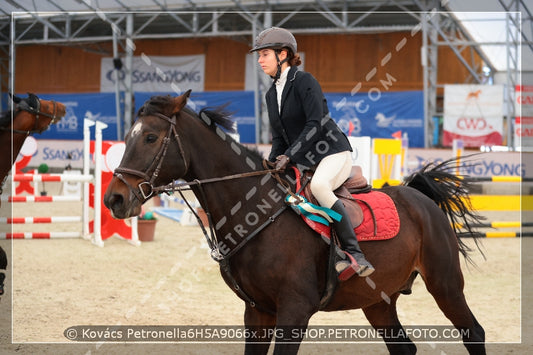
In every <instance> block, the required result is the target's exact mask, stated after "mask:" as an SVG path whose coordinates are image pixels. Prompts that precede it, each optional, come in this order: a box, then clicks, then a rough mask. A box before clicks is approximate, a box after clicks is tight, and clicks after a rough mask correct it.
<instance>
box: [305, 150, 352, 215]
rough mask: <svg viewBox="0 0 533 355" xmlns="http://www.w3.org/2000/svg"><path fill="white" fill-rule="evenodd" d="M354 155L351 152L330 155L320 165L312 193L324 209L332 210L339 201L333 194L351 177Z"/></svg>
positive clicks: (314, 176) (316, 172)
mask: <svg viewBox="0 0 533 355" xmlns="http://www.w3.org/2000/svg"><path fill="white" fill-rule="evenodd" d="M351 170H352V154H351V152H349V151H345V152H340V153H336V154H332V155H329V156H327V157H325V158H324V159H322V161H321V162H320V163H319V164H318V166H317V168H316V171H315V174H314V175H313V178H312V180H311V192H312V193H313V195H314V196H315V197H316V199H317V201H318V203H320V205H321V206H322V207H327V208H331V206H333V204H334V203H335V202H336V201H337V196H335V194H334V193H333V191H334V190H335V189H337V188H338V187H339V186H341V185H342V184H343V183H344V182H345V181H346V179H348V178H349V177H350V172H351Z"/></svg>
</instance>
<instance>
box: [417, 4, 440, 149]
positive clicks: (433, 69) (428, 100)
mask: <svg viewBox="0 0 533 355" xmlns="http://www.w3.org/2000/svg"><path fill="white" fill-rule="evenodd" d="M438 16H439V15H438V13H431V14H430V13H424V14H422V15H421V25H422V48H421V51H422V53H421V55H422V60H421V62H422V66H423V80H424V147H425V148H429V147H431V146H432V138H433V132H432V127H433V117H434V116H436V115H437V70H438V46H437V40H438V34H437V30H436V26H438ZM430 21H433V23H432V24H430Z"/></svg>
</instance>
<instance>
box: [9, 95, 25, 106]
mask: <svg viewBox="0 0 533 355" xmlns="http://www.w3.org/2000/svg"><path fill="white" fill-rule="evenodd" d="M9 96H11V98H12V99H13V102H14V103H16V104H18V103H19V102H21V101H22V99H21V98H20V97H18V96H15V95H12V94H11V93H9Z"/></svg>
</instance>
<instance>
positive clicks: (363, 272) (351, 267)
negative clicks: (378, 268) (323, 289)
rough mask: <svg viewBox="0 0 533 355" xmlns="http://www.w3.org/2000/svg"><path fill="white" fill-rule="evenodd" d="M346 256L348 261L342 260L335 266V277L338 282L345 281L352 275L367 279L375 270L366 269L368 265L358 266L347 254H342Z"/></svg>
mask: <svg viewBox="0 0 533 355" xmlns="http://www.w3.org/2000/svg"><path fill="white" fill-rule="evenodd" d="M344 253H345V254H346V255H347V256H348V260H342V261H339V262H338V263H336V264H335V270H336V271H337V277H338V279H339V280H340V281H346V280H348V279H349V278H351V277H352V276H353V275H355V274H357V275H358V276H359V277H367V276H369V275H370V274H372V273H373V272H374V271H375V269H374V268H373V267H368V265H360V264H359V263H357V261H356V260H355V259H354V257H353V256H351V255H350V254H349V253H347V252H344Z"/></svg>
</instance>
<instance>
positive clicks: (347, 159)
mask: <svg viewBox="0 0 533 355" xmlns="http://www.w3.org/2000/svg"><path fill="white" fill-rule="evenodd" d="M351 168H352V157H351V153H350V152H348V151H346V152H341V153H337V154H332V155H330V156H327V157H326V158H324V159H322V161H321V162H320V164H318V166H317V168H316V171H315V173H314V175H313V179H312V180H311V191H312V193H313V195H314V196H315V197H316V199H317V200H318V202H319V203H320V205H321V206H324V207H328V208H331V209H332V210H334V211H335V212H337V213H339V214H340V215H341V216H342V218H341V220H340V221H339V222H334V223H333V227H334V228H335V231H336V232H337V235H338V237H339V240H340V242H341V245H342V248H343V249H344V250H345V251H346V252H347V253H348V254H349V255H350V256H351V257H352V258H353V259H354V260H353V259H352V260H344V261H341V262H338V263H337V265H335V268H336V269H337V272H338V273H339V279H341V280H347V279H348V278H350V277H351V276H352V275H353V274H355V273H357V274H358V275H359V276H368V275H370V274H371V273H372V272H374V267H373V266H372V265H371V264H370V263H369V262H368V261H367V260H366V258H365V256H364V254H363V252H362V251H361V248H359V243H358V242H357V238H356V236H355V232H354V229H353V226H352V224H351V221H350V218H349V216H348V214H347V212H346V210H345V208H344V205H343V203H342V201H340V200H339V199H337V197H336V196H335V194H334V193H333V191H334V190H335V189H336V188H338V187H339V186H341V185H342V183H344V181H346V179H348V177H349V176H350V171H351Z"/></svg>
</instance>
